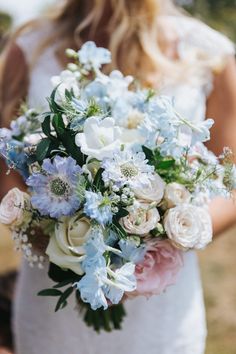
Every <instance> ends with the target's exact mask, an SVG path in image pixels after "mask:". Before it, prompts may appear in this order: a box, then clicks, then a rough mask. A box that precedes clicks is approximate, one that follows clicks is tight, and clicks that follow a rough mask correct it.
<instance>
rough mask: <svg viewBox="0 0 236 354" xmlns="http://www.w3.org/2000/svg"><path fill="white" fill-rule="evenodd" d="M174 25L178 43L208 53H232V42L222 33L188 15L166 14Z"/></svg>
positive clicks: (233, 48) (233, 51)
mask: <svg viewBox="0 0 236 354" xmlns="http://www.w3.org/2000/svg"><path fill="white" fill-rule="evenodd" d="M168 20H169V21H170V22H171V23H172V24H173V26H174V27H175V30H176V33H177V35H178V38H179V42H180V44H181V43H182V44H184V45H185V46H188V47H192V48H196V49H199V50H201V51H204V52H207V53H208V54H210V55H217V56H220V55H234V54H235V46H234V44H233V43H232V42H231V41H230V40H229V39H228V38H227V37H226V36H225V35H224V34H222V33H220V32H218V31H216V30H214V29H213V28H211V27H210V26H208V25H206V24H205V23H203V22H202V21H200V20H198V19H195V18H193V17H190V16H168Z"/></svg>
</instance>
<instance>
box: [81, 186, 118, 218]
mask: <svg viewBox="0 0 236 354" xmlns="http://www.w3.org/2000/svg"><path fill="white" fill-rule="evenodd" d="M85 199H86V202H85V204H84V212H85V214H86V215H88V216H89V217H90V218H91V219H95V220H96V221H97V222H98V223H99V224H101V225H106V224H108V223H111V222H112V217H113V213H112V202H111V200H110V198H109V197H108V196H103V195H102V194H101V192H98V193H94V192H91V191H86V192H85Z"/></svg>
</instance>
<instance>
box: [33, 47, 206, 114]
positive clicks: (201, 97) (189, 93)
mask: <svg viewBox="0 0 236 354" xmlns="http://www.w3.org/2000/svg"><path fill="white" fill-rule="evenodd" d="M61 70H62V68H61V67H60V65H59V64H58V63H57V61H56V60H55V59H54V58H53V56H52V55H51V53H49V52H47V51H46V52H45V54H43V55H42V57H41V58H40V60H39V62H38V65H37V66H35V68H34V69H33V70H32V73H31V80H30V86H29V95H28V98H29V105H30V106H31V107H36V108H39V109H45V108H46V107H47V100H46V98H47V97H49V96H50V93H51V91H52V85H51V81H50V78H51V77H52V76H54V75H58V74H59V73H60V71H61ZM160 93H161V94H166V95H169V96H171V97H173V102H174V105H175V108H176V110H177V112H178V113H179V114H181V115H182V116H184V117H185V118H187V119H189V120H191V121H199V120H204V119H205V115H206V97H207V94H206V92H205V89H204V88H203V87H201V86H200V85H195V86H194V85H191V84H178V85H175V86H171V87H166V88H163V89H162V91H161V92H160Z"/></svg>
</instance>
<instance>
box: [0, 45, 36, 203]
mask: <svg viewBox="0 0 236 354" xmlns="http://www.w3.org/2000/svg"><path fill="white" fill-rule="evenodd" d="M28 72H29V70H28V65H27V62H26V59H25V56H24V53H23V51H22V50H21V48H20V47H19V46H18V45H17V44H15V43H12V44H11V45H10V46H9V48H8V49H7V50H6V51H5V52H4V54H3V56H1V58H0V126H1V127H5V126H6V127H7V126H9V123H10V121H11V120H12V119H13V118H14V115H16V113H17V110H18V109H19V105H20V103H21V101H22V100H23V99H24V98H25V97H26V94H27V89H28ZM6 171H7V169H6V166H5V163H4V162H3V161H2V160H0V176H1V177H0V179H1V183H0V199H1V198H2V197H3V196H4V194H5V193H6V192H7V191H8V190H9V189H11V188H13V187H14V186H17V185H18V186H21V178H20V177H19V176H18V175H17V174H16V173H14V172H11V174H10V176H6Z"/></svg>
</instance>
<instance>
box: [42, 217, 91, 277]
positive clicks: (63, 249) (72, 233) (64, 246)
mask: <svg viewBox="0 0 236 354" xmlns="http://www.w3.org/2000/svg"><path fill="white" fill-rule="evenodd" d="M90 231H91V225H90V222H89V220H88V219H87V218H85V217H82V218H81V217H80V215H79V214H77V215H75V216H74V217H72V218H68V217H66V218H62V219H61V220H60V221H59V222H58V223H57V224H56V227H55V232H54V234H53V235H52V236H51V238H50V241H49V244H48V247H47V250H46V254H47V255H48V257H49V259H50V261H51V262H52V263H55V264H56V265H58V266H59V267H61V268H63V269H71V270H72V271H73V272H75V273H76V274H79V275H82V274H83V270H82V268H81V262H82V261H83V259H84V254H85V251H84V247H83V246H84V244H85V242H86V241H87V240H88V237H89V235H90Z"/></svg>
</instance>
